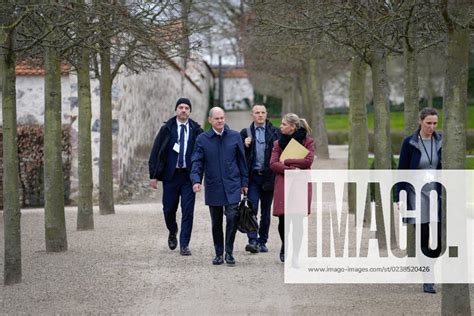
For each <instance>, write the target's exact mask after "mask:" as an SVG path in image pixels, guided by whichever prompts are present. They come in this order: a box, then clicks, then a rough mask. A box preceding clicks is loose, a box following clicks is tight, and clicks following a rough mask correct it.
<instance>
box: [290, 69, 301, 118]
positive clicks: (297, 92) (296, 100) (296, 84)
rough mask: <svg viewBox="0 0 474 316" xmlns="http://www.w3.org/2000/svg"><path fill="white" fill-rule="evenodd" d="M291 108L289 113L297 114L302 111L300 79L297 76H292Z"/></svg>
mask: <svg viewBox="0 0 474 316" xmlns="http://www.w3.org/2000/svg"><path fill="white" fill-rule="evenodd" d="M292 93H293V107H292V109H291V111H290V112H293V113H295V112H297V111H302V110H303V89H302V87H301V78H300V77H299V76H298V75H293V89H292Z"/></svg>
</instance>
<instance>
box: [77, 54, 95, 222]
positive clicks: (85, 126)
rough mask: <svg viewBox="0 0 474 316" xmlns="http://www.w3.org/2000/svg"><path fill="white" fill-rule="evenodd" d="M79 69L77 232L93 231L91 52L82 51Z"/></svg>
mask: <svg viewBox="0 0 474 316" xmlns="http://www.w3.org/2000/svg"><path fill="white" fill-rule="evenodd" d="M80 54H81V57H80V58H81V60H80V62H79V66H78V69H77V78H78V79H77V81H78V86H79V92H78V96H79V149H78V152H79V157H78V158H79V162H78V173H79V201H78V203H77V230H93V229H94V216H93V203H92V188H93V185H92V184H93V182H92V151H91V118H92V110H91V84H90V77H89V52H88V50H87V49H81V53H80Z"/></svg>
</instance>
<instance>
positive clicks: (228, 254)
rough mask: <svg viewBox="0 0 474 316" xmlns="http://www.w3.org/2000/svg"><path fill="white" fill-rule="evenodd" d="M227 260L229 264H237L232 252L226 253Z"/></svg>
mask: <svg viewBox="0 0 474 316" xmlns="http://www.w3.org/2000/svg"><path fill="white" fill-rule="evenodd" d="M225 262H226V263H227V264H235V259H234V257H233V256H232V254H231V253H226V254H225Z"/></svg>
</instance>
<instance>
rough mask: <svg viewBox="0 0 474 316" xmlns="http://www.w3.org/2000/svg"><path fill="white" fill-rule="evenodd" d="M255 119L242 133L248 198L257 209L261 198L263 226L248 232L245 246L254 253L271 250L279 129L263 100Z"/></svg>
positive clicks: (254, 114)
mask: <svg viewBox="0 0 474 316" xmlns="http://www.w3.org/2000/svg"><path fill="white" fill-rule="evenodd" d="M252 118H253V122H252V124H250V127H248V128H244V129H243V130H242V131H241V132H240V136H241V137H242V140H243V142H244V147H245V155H246V158H247V166H248V169H249V187H248V199H249V201H250V202H251V203H252V206H253V208H254V209H255V211H256V212H257V213H258V205H259V202H260V226H259V230H258V233H257V232H252V233H249V234H247V237H248V239H249V243H248V244H247V246H246V247H245V250H246V251H250V252H251V253H258V252H268V248H267V246H266V243H267V240H268V232H269V230H270V215H271V214H270V213H271V212H270V210H271V207H272V201H273V186H274V181H275V174H274V173H273V171H272V170H271V169H270V165H269V162H270V158H271V155H272V149H273V142H274V141H275V140H277V139H278V137H279V135H280V130H279V129H278V128H275V127H274V126H273V125H272V124H271V123H270V121H269V120H267V109H266V107H265V105H263V104H255V105H254V106H253V108H252Z"/></svg>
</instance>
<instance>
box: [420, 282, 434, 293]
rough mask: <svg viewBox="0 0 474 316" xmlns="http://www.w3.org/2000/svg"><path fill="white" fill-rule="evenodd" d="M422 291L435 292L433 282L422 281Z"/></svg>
mask: <svg viewBox="0 0 474 316" xmlns="http://www.w3.org/2000/svg"><path fill="white" fill-rule="evenodd" d="M423 292H425V293H431V294H436V290H435V288H434V284H433V283H423Z"/></svg>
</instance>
